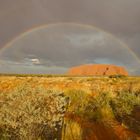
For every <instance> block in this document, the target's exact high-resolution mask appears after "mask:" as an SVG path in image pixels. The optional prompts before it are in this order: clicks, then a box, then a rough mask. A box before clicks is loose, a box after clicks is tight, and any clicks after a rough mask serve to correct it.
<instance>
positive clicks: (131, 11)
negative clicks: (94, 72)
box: [0, 0, 140, 74]
mask: <svg viewBox="0 0 140 140" xmlns="http://www.w3.org/2000/svg"><path fill="white" fill-rule="evenodd" d="M57 23H77V24H83V25H91V26H94V27H98V28H100V29H101V30H100V31H96V29H95V28H94V29H93V30H91V31H89V29H87V28H86V29H85V28H84V27H83V28H84V29H82V28H80V27H77V26H75V27H73V25H72V26H70V27H68V28H69V30H68V31H67V28H65V27H63V24H61V25H60V26H59V25H58V26H55V27H54V28H55V30H54V29H53V28H51V27H50V28H49V29H50V30H49V31H48V30H47V29H46V28H45V29H44V30H45V31H43V30H42V29H41V30H38V31H34V32H32V33H30V34H27V37H23V38H21V37H20V40H19V41H16V42H14V43H13V44H11V47H9V48H7V49H4V51H2V52H3V53H2V52H1V53H0V72H3V71H5V72H9V73H10V72H19V73H20V72H21V73H22V72H24V73H31V72H33V73H36V72H37V73H39V72H40V73H46V72H47V73H49V72H51V73H56V71H57V72H58V71H59V72H60V73H61V72H65V71H66V70H67V68H69V67H71V66H74V65H78V64H82V62H83V63H92V62H93V63H115V64H118V65H123V66H125V67H126V68H128V71H130V73H132V74H140V68H139V67H140V66H139V64H140V63H139V62H137V60H135V58H134V57H133V56H131V55H132V53H130V52H128V49H124V48H121V44H119V42H117V41H116V40H114V39H111V38H110V36H108V34H104V32H102V30H104V31H106V32H108V33H110V34H112V35H113V36H115V37H116V38H118V39H119V40H121V41H122V42H124V43H125V44H126V45H127V46H128V47H129V49H131V50H132V51H133V53H135V54H136V56H137V57H138V58H140V46H139V44H140V26H139V25H140V0H133V1H132V0H28V1H27V0H12V1H11V0H0V48H1V49H2V48H4V46H5V45H6V44H7V43H9V42H10V41H11V40H13V39H15V38H16V37H18V36H20V35H21V34H22V33H24V32H25V31H28V30H31V29H32V28H35V27H38V26H42V25H47V24H49V25H50V24H57ZM60 29H61V30H63V31H64V32H63V33H62V32H61V31H60ZM56 30H57V33H60V34H61V36H62V37H63V38H61V39H60V40H61V41H60V40H59V35H56V36H54V35H55V34H56V32H55V31H56ZM85 30H86V31H85ZM72 31H73V32H72ZM38 32H39V33H38ZM44 32H45V33H44ZM49 32H50V33H49ZM48 34H49V35H48ZM70 34H71V35H70ZM99 34H100V35H99ZM64 35H68V36H69V43H70V42H71V44H69V43H67V42H66V41H68V38H67V39H66V38H64ZM41 36H46V38H44V39H43V38H42V37H41ZM48 36H49V37H50V36H54V37H55V39H56V40H57V39H58V40H57V42H56V41H55V43H54V42H53V43H52V42H49V43H47V44H44V43H45V40H47V41H48V38H49V37H48ZM87 36H88V39H87ZM101 36H103V38H102V39H106V41H105V42H106V43H105V44H106V45H108V43H109V45H110V47H107V46H106V49H108V50H110V51H107V53H105V52H104V51H101V50H102V49H99V47H96V46H98V45H99V44H100V42H98V40H99V39H100V38H101ZM52 38H53V37H52ZM96 39H97V40H96ZM29 40H30V41H29ZM34 40H36V41H34ZM83 40H88V41H83ZM93 40H94V41H93ZM63 41H64V42H65V43H64V42H63ZM81 41H83V43H80V45H79V44H78V43H79V42H81ZM33 42H36V43H33ZM38 42H40V43H38ZM42 42H43V43H42ZM86 42H87V43H89V44H90V45H89V47H88V48H87V47H86V48H85V47H83V48H82V44H84V43H85V44H84V45H85V46H88V45H87V44H86ZM97 42H98V45H97ZM37 43H38V45H36V44H37ZM72 43H74V44H73V45H72ZM113 43H114V44H113ZM41 44H42V46H41V47H39V46H40V45H41ZM49 44H52V45H54V46H55V45H57V44H60V45H61V46H60V48H59V49H60V50H63V53H62V54H61V53H58V54H59V55H57V51H56V50H57V49H58V47H51V49H49V48H50V47H49V46H51V45H49ZM62 44H63V45H62ZM27 45H30V47H29V46H28V48H27ZM33 45H34V46H36V49H34V48H35V47H34V48H33V47H32V46H33ZM44 45H46V46H47V47H46V46H45V47H43V46H44ZM67 45H71V47H74V48H69V49H66V47H65V48H64V46H67ZM92 45H93V46H94V47H92ZM109 45H108V46H109ZM76 46H81V48H80V47H79V48H77V47H76ZM103 46H104V47H105V45H102V47H103ZM111 46H114V47H111ZM115 47H116V48H115ZM19 48H21V49H19ZM39 48H41V49H39ZM47 48H48V51H47ZM111 48H112V49H111ZM59 49H58V50H59ZM11 50H14V51H11ZM44 50H46V54H44ZM64 50H65V51H64ZM70 50H74V51H70ZM78 50H79V51H78ZM113 50H116V51H113ZM67 52H70V53H69V54H67ZM75 52H77V53H78V54H75V57H72V56H73V55H74V53H75ZM95 52H96V53H95ZM15 53H16V54H17V53H18V54H19V56H17V57H15ZM121 53H122V54H121ZM20 54H21V55H20ZM25 54H27V55H28V56H27V55H25ZM66 54H67V56H66ZM91 54H94V57H93V56H92V55H91ZM60 55H62V56H63V55H65V57H64V56H63V57H61V58H60V57H59V56H60ZM68 55H69V58H68ZM52 56H53V57H52ZM70 56H71V57H70ZM66 58H67V59H66ZM64 59H65V60H67V61H65V62H64ZM78 59H79V60H78ZM76 60H77V61H76ZM81 61H82V62H81ZM129 63H130V64H129Z"/></svg>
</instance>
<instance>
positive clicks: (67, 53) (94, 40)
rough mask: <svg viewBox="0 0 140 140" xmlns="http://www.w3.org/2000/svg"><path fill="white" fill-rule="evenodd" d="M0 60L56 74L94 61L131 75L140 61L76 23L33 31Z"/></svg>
mask: <svg viewBox="0 0 140 140" xmlns="http://www.w3.org/2000/svg"><path fill="white" fill-rule="evenodd" d="M102 42H103V43H102ZM29 56H30V57H29ZM0 59H1V60H5V63H6V60H7V62H8V59H10V60H11V61H13V64H15V63H16V62H17V61H19V62H21V64H22V65H23V66H26V65H29V66H30V65H31V66H33V65H38V64H39V65H40V66H42V67H44V68H45V67H46V72H48V69H51V72H52V71H53V72H54V71H55V73H56V72H57V71H56V70H53V68H56V67H60V68H65V70H66V69H68V68H69V67H72V66H75V65H80V64H85V63H97V62H98V63H111V62H112V63H114V64H117V65H118V64H120V65H122V66H125V67H126V68H127V69H128V70H129V71H130V73H131V74H133V72H134V70H133V71H131V68H132V67H134V68H135V70H138V69H139V68H140V67H139V65H140V62H139V61H138V60H137V59H136V58H135V56H133V55H132V54H131V52H130V50H128V49H127V48H125V47H124V46H122V44H121V43H120V42H119V41H118V40H116V39H114V38H112V37H111V36H110V35H108V34H106V33H105V32H102V31H100V30H97V29H96V28H93V29H91V28H88V27H85V26H78V25H75V24H56V25H51V26H50V27H49V26H48V27H46V28H45V27H44V28H40V29H38V30H34V31H32V32H30V33H28V34H26V35H24V36H22V37H21V38H18V39H17V40H15V41H14V42H13V43H12V44H11V45H10V46H9V47H7V48H4V49H3V50H2V51H1V53H0ZM7 64H8V63H7ZM12 67H13V66H12ZM21 68H22V67H19V69H21ZM29 69H32V67H29ZM36 70H38V69H36Z"/></svg>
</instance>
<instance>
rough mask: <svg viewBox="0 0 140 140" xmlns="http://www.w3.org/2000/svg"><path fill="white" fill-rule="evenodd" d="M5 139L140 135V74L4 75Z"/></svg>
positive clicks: (0, 134) (1, 128)
mask: <svg viewBox="0 0 140 140" xmlns="http://www.w3.org/2000/svg"><path fill="white" fill-rule="evenodd" d="M0 139H1V140H25V139H27V140H55V139H57V140H131V139H132V140H133V139H134V140H139V139H140V77H115V76H112V77H111V76H110V77H92V76H90V77H88V76H87V77H76V76H75V77H70V76H50V75H49V76H43V75H41V76H39V75H36V76H31V75H28V76H21V75H18V76H17V75H10V76H8V75H7V76H6V75H1V76H0Z"/></svg>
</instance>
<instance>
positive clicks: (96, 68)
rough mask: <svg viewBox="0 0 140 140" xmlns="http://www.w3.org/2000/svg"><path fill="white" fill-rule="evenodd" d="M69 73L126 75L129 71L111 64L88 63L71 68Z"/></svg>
mask: <svg viewBox="0 0 140 140" xmlns="http://www.w3.org/2000/svg"><path fill="white" fill-rule="evenodd" d="M68 74H69V75H81V76H82V75H85V76H86V75H95V76H102V75H105V76H110V75H124V76H127V75H128V72H127V70H126V69H125V68H124V67H121V66H116V65H109V64H87V65H80V66H75V67H72V68H70V69H69V71H68Z"/></svg>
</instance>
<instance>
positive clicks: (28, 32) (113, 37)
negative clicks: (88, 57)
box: [0, 22, 140, 64]
mask: <svg viewBox="0 0 140 140" xmlns="http://www.w3.org/2000/svg"><path fill="white" fill-rule="evenodd" d="M65 24H70V25H76V26H79V27H86V28H89V29H94V30H96V31H102V32H103V33H106V34H107V35H108V36H109V37H110V38H112V39H115V40H116V41H118V42H119V43H120V44H121V46H122V47H125V48H126V49H127V50H128V51H129V53H130V54H131V55H132V56H133V57H134V58H135V59H136V60H137V61H138V63H139V64H140V58H139V57H138V56H137V55H136V54H135V53H134V52H133V51H132V50H131V49H130V48H129V47H128V45H127V44H125V43H124V42H122V41H121V40H120V39H118V38H117V37H115V36H114V35H112V34H111V33H109V32H107V31H104V30H102V29H100V28H97V27H95V26H93V25H87V24H80V23H73V22H72V23H71V22H70V23H67V22H64V23H54V24H45V25H40V26H36V27H33V28H30V29H29V30H27V31H25V32H24V33H21V34H19V35H18V36H17V37H15V38H14V39H12V40H11V41H10V42H8V43H7V44H6V45H4V46H3V47H2V48H1V49H0V53H1V52H2V51H3V50H4V49H5V48H8V47H10V46H11V45H12V44H13V43H14V42H16V41H17V40H19V39H21V38H22V37H24V36H26V35H28V34H30V33H32V32H34V31H37V30H39V29H43V28H49V27H53V26H56V25H65Z"/></svg>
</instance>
